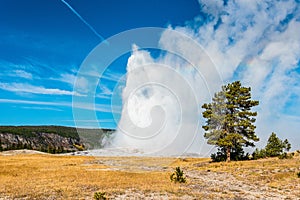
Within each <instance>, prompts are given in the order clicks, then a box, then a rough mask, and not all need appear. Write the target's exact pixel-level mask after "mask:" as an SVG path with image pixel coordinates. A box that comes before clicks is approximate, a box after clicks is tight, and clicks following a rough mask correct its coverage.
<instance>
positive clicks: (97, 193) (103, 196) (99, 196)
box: [94, 192, 107, 200]
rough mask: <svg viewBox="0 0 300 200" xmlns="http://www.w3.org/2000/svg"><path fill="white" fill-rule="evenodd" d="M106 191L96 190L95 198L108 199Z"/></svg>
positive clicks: (97, 199) (99, 199)
mask: <svg viewBox="0 0 300 200" xmlns="http://www.w3.org/2000/svg"><path fill="white" fill-rule="evenodd" d="M105 195H106V193H105V192H95V194H94V199H95V200H106V199H107V198H106V196H105Z"/></svg>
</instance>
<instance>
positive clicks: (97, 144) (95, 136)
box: [0, 126, 114, 153]
mask: <svg viewBox="0 0 300 200" xmlns="http://www.w3.org/2000/svg"><path fill="white" fill-rule="evenodd" d="M113 131H114V130H112V129H83V128H79V129H76V128H74V127H65V126H0V151H3V150H16V149H33V150H38V151H43V152H48V153H64V152H71V151H77V150H84V149H93V148H101V147H102V146H101V141H102V139H103V138H104V137H105V136H107V135H110V134H111V133H112V132H113Z"/></svg>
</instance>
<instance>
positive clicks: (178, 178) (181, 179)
mask: <svg viewBox="0 0 300 200" xmlns="http://www.w3.org/2000/svg"><path fill="white" fill-rule="evenodd" d="M170 179H171V182H173V181H174V182H175V183H185V182H186V177H185V176H184V173H183V171H182V170H181V169H180V167H176V169H175V171H174V172H173V173H172V174H171V175H170Z"/></svg>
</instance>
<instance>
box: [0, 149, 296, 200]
mask: <svg viewBox="0 0 300 200" xmlns="http://www.w3.org/2000/svg"><path fill="white" fill-rule="evenodd" d="M209 161H210V159H208V158H148V157H90V156H66V155H50V154H38V153H36V154H23V153H17V154H14V153H12V154H7V153H6V154H5V153H4V152H3V153H1V154H0V199H93V197H94V193H95V192H105V193H106V194H105V196H106V197H107V198H109V199H216V198H217V199H237V198H246V199H248V198H250V199H251V198H252V199H253V198H254V199H255V198H257V199H259V198H265V199H281V198H286V199H296V198H300V193H299V191H300V178H298V177H297V175H296V174H297V172H299V171H300V156H299V155H296V156H295V157H294V158H293V159H285V160H280V159H278V158H269V159H262V160H255V161H240V162H230V163H210V162H209ZM177 166H180V167H181V169H183V171H184V172H185V175H186V177H187V183H184V184H179V183H176V184H175V183H172V182H171V181H170V178H169V177H170V174H171V173H172V172H173V171H174V169H175V167H177Z"/></svg>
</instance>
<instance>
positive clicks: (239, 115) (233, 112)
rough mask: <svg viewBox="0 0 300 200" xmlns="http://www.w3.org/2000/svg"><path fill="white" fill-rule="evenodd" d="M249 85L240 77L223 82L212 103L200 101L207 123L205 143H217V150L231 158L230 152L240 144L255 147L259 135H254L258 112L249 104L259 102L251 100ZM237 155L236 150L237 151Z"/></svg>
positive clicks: (255, 104)
mask: <svg viewBox="0 0 300 200" xmlns="http://www.w3.org/2000/svg"><path fill="white" fill-rule="evenodd" d="M250 92H251V88H250V87H249V88H248V87H242V85H241V83H240V81H235V82H233V83H229V84H227V85H224V86H222V90H221V91H220V92H217V93H215V95H214V97H213V98H212V102H211V103H208V104H207V103H205V104H203V106H202V108H203V109H204V112H203V113H202V114H203V117H204V118H206V124H205V125H204V126H202V128H203V129H204V130H205V134H204V137H205V138H206V139H207V143H208V144H211V145H215V146H217V147H219V152H218V153H219V154H220V155H222V156H223V157H225V160H226V161H230V158H231V156H232V155H231V154H232V152H235V151H236V150H240V151H242V152H243V148H242V147H244V146H245V147H248V146H250V147H254V146H255V145H254V142H256V141H258V140H259V138H258V137H257V136H256V135H255V131H254V130H255V128H256V127H255V125H254V122H255V120H256V119H255V117H256V115H257V112H252V111H251V108H252V107H254V106H257V105H258V104H259V102H258V101H254V100H251V93H250ZM237 155H238V154H237Z"/></svg>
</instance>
